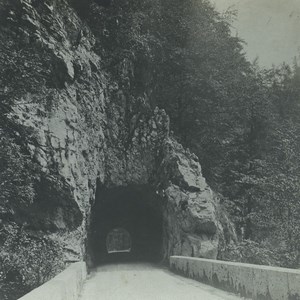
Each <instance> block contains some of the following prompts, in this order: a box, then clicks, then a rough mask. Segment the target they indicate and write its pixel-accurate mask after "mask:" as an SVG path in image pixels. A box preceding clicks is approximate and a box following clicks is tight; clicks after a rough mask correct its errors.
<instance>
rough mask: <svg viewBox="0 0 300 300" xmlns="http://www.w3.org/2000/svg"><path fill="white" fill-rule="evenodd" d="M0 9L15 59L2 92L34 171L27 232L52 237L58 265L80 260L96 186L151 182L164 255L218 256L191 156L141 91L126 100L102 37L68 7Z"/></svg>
mask: <svg viewBox="0 0 300 300" xmlns="http://www.w3.org/2000/svg"><path fill="white" fill-rule="evenodd" d="M0 12H1V13H0V14H1V18H2V20H5V21H2V24H1V32H2V33H1V40H2V41H3V40H4V39H6V43H7V45H8V46H9V47H10V49H11V51H10V53H8V54H7V55H8V56H9V57H10V59H11V63H12V64H13V63H14V60H16V59H18V60H17V64H18V65H17V66H16V68H17V71H16V72H15V75H14V76H13V77H12V78H11V79H10V80H7V81H6V83H5V82H4V81H3V83H5V85H3V86H2V87H1V89H3V93H4V94H5V93H6V94H5V95H6V96H7V97H11V99H12V100H13V105H12V107H13V110H12V112H11V113H10V115H9V118H10V120H12V121H13V122H14V123H15V124H18V125H19V126H20V127H21V128H22V130H23V129H24V130H23V131H22V130H21V131H20V130H19V131H18V132H17V134H16V135H17V136H20V137H21V138H20V140H21V142H20V143H21V144H22V147H23V149H25V151H27V152H28V153H29V155H30V159H31V161H32V162H33V163H35V164H36V165H37V169H38V170H37V175H36V176H37V183H36V185H35V190H36V195H37V196H36V198H35V200H34V201H33V203H32V204H31V206H29V208H28V210H27V212H26V213H25V214H23V215H22V222H23V225H24V224H25V230H33V231H37V230H38V231H39V232H41V234H42V236H43V237H44V236H47V237H49V238H50V239H53V240H55V242H56V246H57V247H60V248H61V249H62V252H61V255H62V256H61V259H62V261H65V262H68V261H76V260H81V259H84V258H85V257H86V255H87V253H86V243H87V232H88V230H89V220H90V215H91V210H92V207H93V203H94V201H95V193H96V189H97V186H98V185H101V186H104V187H106V188H113V187H124V186H130V185H149V186H151V187H152V188H153V191H155V192H156V193H157V194H158V195H159V196H160V198H161V201H162V209H163V254H164V256H165V258H167V257H168V256H169V255H172V254H176V255H188V256H195V257H207V258H216V257H217V254H218V247H219V241H220V239H222V238H223V229H222V226H221V224H220V221H219V220H218V213H217V211H218V207H219V204H218V201H217V200H216V197H215V196H214V193H213V192H212V190H211V189H210V188H209V186H208V185H207V184H206V182H205V179H204V178H203V177H202V174H201V167H200V164H199V162H198V159H197V157H195V156H194V155H193V154H191V153H190V152H189V151H188V150H185V149H184V148H183V147H182V146H181V145H180V144H178V143H177V142H176V141H175V139H174V138H173V137H172V136H171V135H170V133H169V118H168V116H167V115H166V113H165V112H164V110H161V109H159V108H152V107H151V106H150V104H149V103H148V98H147V93H146V92H145V93H141V94H140V95H139V96H136V95H133V94H130V93H129V92H128V91H130V86H129V87H128V86H127V87H126V88H124V82H120V81H118V80H116V79H115V78H113V77H112V76H111V74H109V73H108V72H107V71H106V70H105V68H104V67H103V64H104V62H103V59H104V58H103V57H101V55H99V53H98V52H97V53H96V52H95V51H94V47H95V43H96V42H97V43H98V45H99V44H100V45H101V40H100V41H99V40H97V38H96V37H95V35H94V34H93V32H92V31H91V29H90V28H89V26H88V25H87V22H85V21H83V20H82V18H81V17H79V14H78V12H76V10H75V9H74V7H73V6H72V5H71V4H70V3H69V2H68V1H67V0H47V1H34V0H14V1H4V2H3V4H0ZM12 68H14V66H13V65H12ZM120 72H121V73H122V74H125V75H126V76H127V77H129V83H128V84H129V85H130V82H132V81H134V80H135V73H134V72H135V70H134V68H133V67H132V64H131V62H130V60H124V61H122V63H121V64H120ZM126 76H125V77H126ZM18 128H19V127H18ZM25 129H26V130H25ZM24 132H25V133H24ZM26 226H27V227H26ZM26 228H28V229H26Z"/></svg>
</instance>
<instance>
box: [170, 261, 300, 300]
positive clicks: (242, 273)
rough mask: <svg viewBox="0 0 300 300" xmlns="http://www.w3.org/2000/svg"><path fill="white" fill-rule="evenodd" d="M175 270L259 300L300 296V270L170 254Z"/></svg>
mask: <svg viewBox="0 0 300 300" xmlns="http://www.w3.org/2000/svg"><path fill="white" fill-rule="evenodd" d="M170 268H171V270H172V271H174V272H176V273H179V274H181V275H184V276H187V277H189V278H193V279H196V280H198V281H200V282H203V283H206V284H209V285H212V286H214V287H217V288H220V289H223V290H226V291H228V292H232V293H235V294H239V295H240V296H243V297H247V298H250V299H259V300H277V299H278V300H279V299H280V300H285V299H287V300H300V271H299V270H294V269H286V268H277V267H269V266H260V265H250V264H243V263H234V262H227V261H218V260H210V259H202V258H193V257H183V256H171V257H170Z"/></svg>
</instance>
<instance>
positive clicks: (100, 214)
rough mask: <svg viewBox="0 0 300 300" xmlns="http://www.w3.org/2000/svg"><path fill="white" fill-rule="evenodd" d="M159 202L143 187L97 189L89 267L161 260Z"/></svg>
mask: <svg viewBox="0 0 300 300" xmlns="http://www.w3.org/2000/svg"><path fill="white" fill-rule="evenodd" d="M161 205H162V202H161V199H160V198H159V196H158V195H157V194H156V193H155V192H154V191H153V189H152V188H151V187H149V186H146V185H139V186H137V185H136V186H128V187H118V188H110V189H108V188H101V187H99V186H98V187H97V192H96V199H95V204H94V206H93V208H92V215H91V223H90V231H89V245H88V246H89V254H90V258H91V263H92V266H97V265H99V264H102V263H106V262H120V261H149V262H159V261H160V260H161V259H162V208H161Z"/></svg>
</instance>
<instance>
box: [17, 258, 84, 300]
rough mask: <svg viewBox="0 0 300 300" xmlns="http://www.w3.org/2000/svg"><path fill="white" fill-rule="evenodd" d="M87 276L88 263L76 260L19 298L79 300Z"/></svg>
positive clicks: (28, 299) (31, 299)
mask: <svg viewBox="0 0 300 300" xmlns="http://www.w3.org/2000/svg"><path fill="white" fill-rule="evenodd" d="M86 277H87V268H86V263H85V262H83V261H81V262H76V263H72V264H71V265H70V266H68V267H67V268H66V269H65V270H64V271H62V272H61V273H60V274H58V275H57V276H55V277H54V278H53V279H51V280H49V281H48V282H46V283H44V284H43V285H41V286H39V287H38V288H36V289H34V290H33V291H31V292H29V293H28V294H26V295H25V296H23V297H21V298H19V300H41V299H43V300H77V299H78V298H79V295H80V292H81V289H82V286H83V283H84V281H85V279H86Z"/></svg>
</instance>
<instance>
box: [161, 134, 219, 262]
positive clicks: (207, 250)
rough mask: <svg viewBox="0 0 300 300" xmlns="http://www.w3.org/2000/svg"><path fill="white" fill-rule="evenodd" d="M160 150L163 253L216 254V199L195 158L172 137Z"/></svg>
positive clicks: (212, 255) (208, 256)
mask: <svg viewBox="0 0 300 300" xmlns="http://www.w3.org/2000/svg"><path fill="white" fill-rule="evenodd" d="M163 151H164V154H163V157H164V158H163V161H162V164H161V167H160V180H161V182H162V183H163V185H164V197H165V199H166V206H165V210H164V234H165V239H164V248H165V254H166V255H167V256H170V255H184V256H194V257H206V258H216V257H217V253H218V243H219V237H220V235H221V231H220V228H219V222H218V220H217V218H216V208H215V206H216V205H218V203H217V201H216V198H215V197H214V194H213V192H212V190H211V189H210V188H209V186H208V185H207V184H206V182H205V179H204V178H203V177H202V174H201V167H200V164H199V162H198V159H197V157H196V156H195V155H193V154H191V153H190V152H189V151H187V150H185V149H184V148H183V147H182V146H181V145H179V144H178V143H176V142H175V141H172V140H168V141H166V143H165V145H164V150H163Z"/></svg>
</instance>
